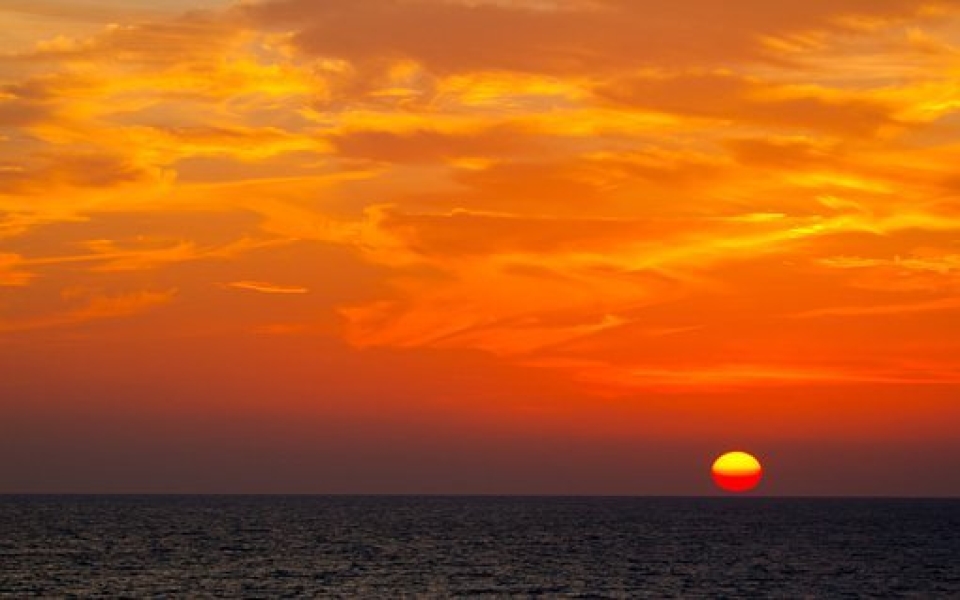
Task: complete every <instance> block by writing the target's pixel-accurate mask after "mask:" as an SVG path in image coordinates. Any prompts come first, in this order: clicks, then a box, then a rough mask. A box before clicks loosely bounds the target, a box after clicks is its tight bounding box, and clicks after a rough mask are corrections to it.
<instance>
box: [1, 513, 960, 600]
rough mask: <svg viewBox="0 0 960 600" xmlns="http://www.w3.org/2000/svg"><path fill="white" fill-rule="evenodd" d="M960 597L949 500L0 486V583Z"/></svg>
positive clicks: (287, 591)
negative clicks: (95, 493) (145, 492)
mask: <svg viewBox="0 0 960 600" xmlns="http://www.w3.org/2000/svg"><path fill="white" fill-rule="evenodd" d="M70 595H73V596H83V597H89V596H100V597H109V598H119V597H143V596H167V597H169V596H177V597H182V596H190V597H197V596H200V597H203V596H225V597H271V598H272V597H311V596H340V597H344V596H349V597H365V598H380V597H382V598H394V597H411V596H417V597H449V596H466V597H473V596H487V597H498V596H499V597H531V596H541V597H581V598H600V597H611V598H625V597H631V598H635V597H653V598H663V597H683V598H700V597H704V598H717V597H757V596H761V597H780V598H803V597H817V598H838V597H864V596H881V597H916V598H960V501H956V500H839V499H838V500H823V499H818V500H809V499H760V498H723V499H720V498H714V499H711V498H704V499H692V498H460V497H450V498H442V497H201V496H196V497H186V496H185V497H12V496H7V497H0V596H3V597H11V598H22V597H35V596H70Z"/></svg>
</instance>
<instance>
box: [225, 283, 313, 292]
mask: <svg viewBox="0 0 960 600" xmlns="http://www.w3.org/2000/svg"><path fill="white" fill-rule="evenodd" d="M226 285H227V286H228V287H232V288H236V289H238V290H249V291H252V292H260V293H263V294H306V293H309V292H310V290H309V289H308V288H305V287H302V286H295V285H280V284H277V283H268V282H265V281H231V282H230V283H228V284H226Z"/></svg>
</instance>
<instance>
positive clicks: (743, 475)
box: [711, 451, 763, 492]
mask: <svg viewBox="0 0 960 600" xmlns="http://www.w3.org/2000/svg"><path fill="white" fill-rule="evenodd" d="M711 473H712V474H713V481H714V482H715V483H716V484H717V486H719V487H720V488H721V489H723V490H726V491H728V492H749V491H750V490H752V489H753V488H755V487H757V484H758V483H760V477H761V476H762V475H763V467H762V466H761V465H760V461H759V460H757V459H756V457H755V456H753V455H752V454H748V453H746V452H740V451H735V452H727V453H726V454H723V455H721V456H720V457H719V458H717V460H715V461H713V468H712V469H711Z"/></svg>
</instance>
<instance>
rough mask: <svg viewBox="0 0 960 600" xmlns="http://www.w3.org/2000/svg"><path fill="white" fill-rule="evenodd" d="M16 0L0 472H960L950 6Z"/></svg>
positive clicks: (9, 19) (289, 477)
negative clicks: (745, 465) (729, 463)
mask: <svg viewBox="0 0 960 600" xmlns="http://www.w3.org/2000/svg"><path fill="white" fill-rule="evenodd" d="M158 4H161V5H162V7H163V8H159V9H158V8H157V5H158ZM0 25H2V27H3V30H4V32H5V33H4V36H2V39H0V434H2V435H0V492H4V491H7V492H14V491H185V492H206V491H215V492H232V491H242V492H247V491H263V492H403V493H407V492H410V493H419V492H455V493H475V492H476V493H609V494H644V493H657V494H674V493H676V494H688V493H689V494H698V493H710V492H711V491H712V487H711V485H712V484H711V483H710V479H709V466H710V464H711V462H712V460H713V458H714V457H715V456H716V455H717V454H719V453H720V452H722V451H725V450H730V449H745V450H750V451H751V452H753V453H755V454H757V455H758V456H759V457H760V458H761V460H762V461H763V462H764V466H765V479H764V482H763V484H762V485H761V488H760V490H758V491H759V492H762V493H769V494H892V495H903V494H906V495H925V494H930V495H944V494H946V495H957V494H960V475H958V473H960V433H958V432H960V169H958V167H957V165H960V5H958V4H957V3H956V2H951V1H946V0H945V1H926V0H884V1H877V0H830V1H828V0H804V1H794V0H790V1H784V2H770V1H769V0H763V1H760V0H742V1H739V2H733V3H725V2H716V1H715V0H681V1H677V2H660V1H653V0H512V1H511V0H363V1H362V2H358V1H357V0H324V2H314V1H309V0H262V1H247V2H229V1H227V0H204V1H194V2H189V1H187V0H175V1H170V2H163V3H158V2H153V1H147V0H135V1H128V0H124V1H121V0H84V1H83V2H75V1H68V0H29V1H28V0H23V1H20V0H7V1H5V2H4V3H3V5H2V6H0ZM8 32H9V35H8Z"/></svg>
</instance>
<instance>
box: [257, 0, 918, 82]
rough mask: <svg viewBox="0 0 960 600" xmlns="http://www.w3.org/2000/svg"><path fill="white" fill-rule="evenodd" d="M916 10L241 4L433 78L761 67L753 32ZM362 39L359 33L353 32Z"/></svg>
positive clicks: (302, 36) (286, 0) (850, 2)
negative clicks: (423, 69) (756, 63)
mask: <svg viewBox="0 0 960 600" xmlns="http://www.w3.org/2000/svg"><path fill="white" fill-rule="evenodd" d="M922 5H923V3H922V2H919V1H912V0H894V1H892V2H885V3H883V4H882V5H880V4H877V3H875V2H864V1H862V0H845V1H844V2H825V1H822V0H817V1H813V2H804V3H789V4H776V5H774V4H770V3H766V2H759V1H753V0H750V1H745V2H739V3H737V4H735V5H722V6H721V5H718V4H716V3H715V2H712V1H710V0H687V1H685V2H677V3H669V4H666V3H662V2H653V1H644V2H634V1H632V0H604V1H601V2H586V1H584V2H571V3H567V4H565V5H563V6H561V7H558V8H557V9H556V10H533V9H531V8H530V7H529V5H524V4H504V3H496V4H494V3H481V4H465V3H454V2H437V1H425V0H420V1H417V0H412V1H407V2H395V1H393V0H370V1H368V2H363V3H357V2H351V1H349V0H331V1H328V2H324V3H322V4H319V5H318V4H317V3H315V2H309V1H305V0H278V1H273V2H262V3H258V4H253V5H248V6H247V7H246V8H245V12H246V14H247V15H248V16H249V17H250V18H251V19H253V20H254V21H255V22H259V23H263V24H265V25H267V26H273V27H295V28H297V30H298V32H297V34H296V36H295V37H294V43H295V44H296V45H297V46H298V47H299V48H300V49H301V50H302V51H304V52H306V53H309V54H312V55H317V56H330V57H337V58H344V59H347V60H350V61H355V62H358V63H371V62H376V61H382V60H384V59H391V58H394V59H396V58H401V59H412V60H415V61H417V62H421V63H423V64H425V65H427V67H428V68H429V69H431V70H433V71H435V72H439V73H450V72H464V71H475V70H515V71H528V72H540V73H556V74H570V73H581V74H582V73H591V74H597V73H603V72H610V71H611V70H629V69H635V68H640V67H643V66H651V65H688V66H689V65H691V64H692V65H704V64H715V65H719V64H722V63H723V62H726V61H730V60H736V59H741V60H742V59H759V58H761V57H762V55H763V50H764V48H763V46H762V45H760V44H758V43H757V41H756V40H757V38H758V37H759V36H761V35H769V36H775V35H782V34H786V33H788V32H797V31H804V30H808V29H814V28H817V27H836V26H837V25H836V24H835V23H836V19H837V17H840V16H847V17H849V16H852V15H862V16H867V17H874V18H892V17H897V16H906V15H909V14H911V13H912V12H914V11H916V10H917V9H919V8H920V7H921V6H922ZM361 30H362V31H364V35H363V36H356V35H353V34H352V32H354V31H361Z"/></svg>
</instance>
